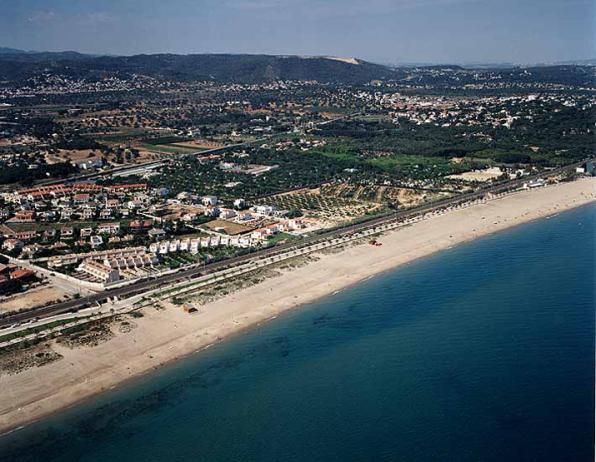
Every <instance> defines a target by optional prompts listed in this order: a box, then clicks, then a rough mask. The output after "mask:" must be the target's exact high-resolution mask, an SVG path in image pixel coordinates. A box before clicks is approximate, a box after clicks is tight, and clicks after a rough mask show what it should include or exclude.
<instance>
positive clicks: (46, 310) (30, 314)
mask: <svg viewBox="0 0 596 462" xmlns="http://www.w3.org/2000/svg"><path fill="white" fill-rule="evenodd" d="M583 162H585V161H583ZM583 162H578V163H576V164H572V165H567V166H564V167H561V168H558V169H555V170H552V171H549V172H547V173H546V175H548V176H551V175H556V174H559V173H563V172H565V171H568V170H570V169H575V167H576V166H579V165H581V164H582V163H583ZM542 176H545V174H544V172H543V173H542V174H535V175H531V176H526V177H524V178H520V179H516V180H511V181H507V182H504V183H501V184H497V185H492V186H489V187H486V188H483V189H481V190H479V191H475V192H471V193H465V194H460V195H458V196H455V197H450V198H446V199H442V200H439V201H436V202H433V203H430V204H425V205H421V206H419V207H415V208H412V209H408V210H403V211H396V212H393V213H390V214H387V215H383V216H380V217H376V218H371V219H369V220H365V221H362V222H359V223H355V224H351V225H347V226H344V227H341V228H337V229H331V230H327V231H324V232H321V233H318V234H314V235H312V236H309V237H306V238H303V239H301V240H300V241H299V242H289V243H286V244H281V245H277V246H274V247H268V248H265V249H261V250H257V251H254V252H251V253H248V254H245V255H241V256H237V257H233V258H229V259H227V260H223V261H219V262H215V263H211V264H208V265H205V266H193V267H192V268H188V269H180V270H179V271H178V272H176V273H170V274H167V275H164V276H159V277H156V278H149V279H145V280H140V281H138V282H136V283H133V284H131V285H128V286H124V287H119V288H115V289H108V290H106V291H103V292H99V293H94V294H91V295H87V296H83V297H81V298H78V299H72V300H68V301H65V302H60V303H56V304H53V305H48V306H45V307H41V308H37V309H34V310H30V311H26V312H22V313H15V314H13V315H11V316H7V317H5V318H2V319H0V327H3V326H7V325H11V324H15V323H23V322H27V321H29V320H31V319H34V318H46V317H50V316H55V315H58V314H62V313H66V312H69V311H73V312H74V311H77V310H79V309H81V308H85V307H88V306H92V305H94V304H97V303H104V302H105V301H107V299H108V298H110V299H113V298H114V297H117V298H123V297H130V296H132V295H137V294H140V293H142V292H145V291H148V290H152V289H156V288H159V287H162V286H166V285H168V284H170V283H175V282H178V281H182V280H184V279H192V278H195V277H198V276H201V275H206V274H209V273H213V272H216V271H219V270H221V269H224V268H228V267H233V266H237V265H239V264H242V263H246V262H248V261H250V260H252V259H255V258H263V257H271V256H274V255H278V254H280V253H285V252H288V251H292V250H295V249H297V248H300V247H303V246H306V245H310V244H314V243H316V242H318V241H323V240H328V239H333V238H335V237H338V236H341V235H345V234H353V233H356V232H358V231H362V230H365V229H371V228H375V227H377V226H379V225H382V224H384V223H388V222H392V221H396V220H402V219H406V218H410V217H412V216H416V215H419V214H425V213H429V212H433V211H436V210H439V209H442V208H447V207H450V206H453V205H457V204H459V203H463V202H469V201H473V200H476V199H480V198H482V197H483V196H484V195H486V194H488V193H500V192H505V191H508V190H511V189H515V188H518V187H520V186H522V185H523V183H526V182H528V181H531V180H533V179H536V178H539V177H542Z"/></svg>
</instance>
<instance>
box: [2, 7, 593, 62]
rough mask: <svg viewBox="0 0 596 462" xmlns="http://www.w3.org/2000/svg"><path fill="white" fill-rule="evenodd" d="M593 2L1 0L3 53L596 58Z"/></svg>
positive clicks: (419, 59) (499, 59) (396, 59)
mask: <svg viewBox="0 0 596 462" xmlns="http://www.w3.org/2000/svg"><path fill="white" fill-rule="evenodd" d="M595 4H596V0H363V1H358V0H194V1H191V0H143V1H141V0H0V46H6V47H13V48H23V49H28V50H29V49H30V50H50V51H55V50H76V51H81V52H90V53H109V54H137V53H158V52H171V53H206V52H212V53H217V52H231V53H269V54H304V55H337V56H355V57H360V58H363V59H368V60H372V61H376V62H384V63H397V62H439V63H446V62H505V61H507V62H515V63H536V62H551V61H559V60H567V59H583V58H593V57H594V56H595V55H596V54H595V46H596V45H595V43H596V35H595V22H596V13H595V9H596V8H595Z"/></svg>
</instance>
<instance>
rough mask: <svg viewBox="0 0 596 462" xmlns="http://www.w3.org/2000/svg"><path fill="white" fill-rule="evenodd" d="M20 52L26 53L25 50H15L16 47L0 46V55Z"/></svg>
mask: <svg viewBox="0 0 596 462" xmlns="http://www.w3.org/2000/svg"><path fill="white" fill-rule="evenodd" d="M21 53H27V52H26V51H24V50H17V49H16V48H6V47H0V55H14V54H21Z"/></svg>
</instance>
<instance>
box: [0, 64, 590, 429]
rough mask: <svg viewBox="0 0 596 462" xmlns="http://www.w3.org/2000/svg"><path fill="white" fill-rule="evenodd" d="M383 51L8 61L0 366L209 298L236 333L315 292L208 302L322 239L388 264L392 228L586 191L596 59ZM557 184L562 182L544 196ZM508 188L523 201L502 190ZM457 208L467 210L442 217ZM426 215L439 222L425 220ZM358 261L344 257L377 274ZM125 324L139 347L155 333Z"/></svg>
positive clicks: (476, 230) (395, 233)
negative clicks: (216, 67) (140, 62)
mask: <svg viewBox="0 0 596 462" xmlns="http://www.w3.org/2000/svg"><path fill="white" fill-rule="evenodd" d="M2 59H3V58H2V57H1V56H0V62H1V60H2ZM358 63H359V62H358V61H356V64H350V65H353V66H359V65H360V64H358ZM392 72H393V73H392V74H391V75H390V77H387V76H385V75H384V76H383V77H382V78H367V79H364V80H362V81H360V82H337V81H335V82H329V81H321V80H320V79H263V80H256V81H250V82H248V81H245V82H230V81H218V80H217V79H211V80H206V79H175V78H171V77H164V76H162V75H143V74H139V73H136V72H135V73H126V72H117V73H113V74H110V73H107V74H106V75H103V76H101V77H97V75H95V74H93V75H87V74H86V73H85V72H83V71H81V72H80V75H76V73H75V72H73V71H69V72H68V73H66V72H64V73H61V72H59V71H56V70H54V71H48V70H43V71H42V72H37V71H36V72H33V73H32V74H31V75H30V76H28V77H27V78H24V79H19V78H16V77H15V78H13V79H9V78H6V77H5V79H4V80H3V81H2V82H0V165H1V166H2V168H1V169H0V182H1V185H0V350H2V351H4V353H1V352H0V375H1V374H9V375H13V374H17V375H18V374H21V373H24V372H27V373H32V371H35V370H38V369H39V370H47V369H45V367H48V365H49V364H50V363H54V362H60V359H61V358H62V356H63V355H64V354H67V353H64V351H62V348H64V345H70V346H69V348H83V349H84V348H94V347H97V346H98V345H104V344H106V343H109V342H110V341H111V340H110V339H111V338H113V337H114V336H116V337H118V338H119V336H126V335H128V333H129V332H130V331H131V330H132V329H133V327H131V326H133V325H134V326H136V325H137V324H138V325H139V326H142V325H143V323H144V322H147V325H148V326H151V322H155V323H159V325H160V326H161V328H162V329H163V331H164V332H171V328H172V326H174V327H177V326H185V327H184V328H182V329H181V331H184V332H185V335H190V331H191V330H192V329H195V330H200V329H208V328H209V326H211V324H209V323H208V322H207V320H208V319H210V316H215V318H214V319H217V322H218V323H219V322H221V323H222V324H221V325H222V326H223V325H225V326H226V327H225V329H224V330H225V331H226V332H228V330H230V327H229V323H230V322H232V323H234V326H238V327H237V328H240V326H246V325H247V324H250V323H252V322H260V321H262V320H263V317H262V316H263V315H262V313H267V314H268V315H272V316H276V315H277V313H278V312H281V311H283V308H281V307H282V306H283V307H285V308H287V307H289V306H290V305H291V306H295V305H296V304H298V303H299V301H301V302H304V301H308V300H311V299H312V298H313V297H315V294H316V296H320V295H321V294H323V293H325V291H324V290H323V289H321V290H319V289H317V290H316V291H315V290H314V289H313V292H312V294H311V295H310V296H309V297H306V298H304V300H303V299H302V298H301V297H298V295H296V296H295V298H296V300H294V301H292V303H289V302H283V303H282V302H279V304H278V305H277V304H272V305H271V307H270V308H267V309H265V308H263V312H262V313H261V314H260V315H258V314H254V313H249V311H246V310H245V311H244V312H243V313H244V316H245V317H244V318H242V317H240V318H239V317H238V316H239V315H238V312H236V311H234V312H233V313H232V312H230V313H229V315H228V316H226V315H225V313H226V312H227V311H226V310H225V309H222V308H220V311H219V312H214V311H213V310H215V308H212V307H213V306H216V305H217V304H218V303H222V302H221V301H222V300H227V298H229V297H234V296H235V294H239V295H238V297H244V296H243V295H242V294H247V293H249V292H247V291H248V290H258V287H268V290H269V291H273V288H272V287H269V286H267V284H275V282H272V281H273V280H274V279H276V278H278V277H279V278H280V279H281V278H282V276H283V275H287V274H288V273H291V272H298V271H303V272H306V271H307V269H306V268H319V267H317V266H316V264H317V262H318V261H319V259H326V258H329V259H331V258H334V259H335V260H333V261H334V262H335V263H334V265H336V266H335V267H336V268H338V269H339V270H340V273H341V271H346V270H345V268H347V266H342V265H347V264H346V263H345V262H342V261H341V258H342V255H345V254H350V252H352V253H354V252H358V255H359V258H362V262H367V265H369V266H370V268H373V267H375V262H385V263H383V264H382V265H381V263H379V265H380V266H379V271H380V270H382V269H385V268H387V267H390V266H391V265H393V263H395V262H402V261H407V260H408V259H407V258H405V257H404V256H403V255H406V254H407V252H406V251H405V250H403V249H401V248H400V247H399V245H400V244H399V236H404V238H403V239H404V241H403V242H408V238H407V236H408V233H411V232H412V231H411V230H414V229H423V230H424V229H427V231H425V232H428V233H429V234H428V236H429V238H428V239H429V242H431V241H436V243H435V242H433V244H432V246H429V247H428V248H424V250H420V249H414V248H412V250H411V253H412V255H418V254H419V253H420V254H421V255H422V254H426V253H429V252H433V251H436V250H438V249H440V248H444V247H445V246H448V245H452V244H454V243H457V242H463V241H465V240H469V239H471V238H472V236H473V235H476V234H483V233H490V232H492V231H493V230H494V229H500V228H502V227H505V226H510V225H513V224H515V223H518V222H522V221H524V220H527V219H529V217H534V216H536V217H538V216H543V215H545V214H547V213H550V212H552V211H553V210H556V209H557V207H568V206H569V204H570V203H572V202H576V201H577V202H578V203H585V202H589V201H592V200H593V198H594V191H593V177H594V176H596V162H595V161H594V158H593V154H594V153H593V139H594V126H595V125H594V124H595V122H596V119H595V103H596V96H595V90H596V88H595V87H594V86H593V68H590V67H581V66H576V67H569V69H559V68H552V69H551V68H536V69H534V68H532V69H529V70H528V69H521V68H515V69H507V70H503V69H466V68H459V67H453V66H446V67H444V68H434V67H433V68H425V67H411V68H400V69H395V70H393V71H392ZM372 77H374V76H372ZM551 190H552V191H571V192H569V193H567V192H566V193H561V194H563V196H561V197H560V198H558V199H557V201H554V202H553V201H551V202H549V200H547V199H548V195H547V194H546V193H545V191H551ZM590 191H591V192H590ZM522 197H523V198H526V199H525V201H522V202H519V204H518V209H519V210H517V209H516V211H515V212H512V211H510V210H509V209H508V208H507V207H505V206H504V205H499V204H506V203H507V201H513V202H515V201H521V199H519V198H522ZM538 198H539V199H538ZM532 201H538V202H536V204H537V205H536V208H535V209H533V208H532V207H531V206H530V205H529V204H532V203H533V202H532ZM494 210H498V211H499V213H496V212H494ZM522 210H523V211H524V212H523V214H522V212H521V211H522ZM457 214H460V215H461V214H466V215H462V216H466V217H467V219H468V220H469V222H470V223H474V225H473V226H472V225H470V227H471V231H470V230H467V229H463V228H460V227H458V225H457V223H455V222H453V221H449V220H450V219H448V218H444V217H447V216H448V217H451V216H457ZM524 217H525V218H524ZM437 220H447V222H448V226H447V225H446V228H445V229H446V230H447V229H449V230H450V231H449V234H448V236H449V237H448V238H445V236H443V235H439V234H437V235H435V234H432V233H431V232H430V231H428V229H430V228H428V227H429V226H435V225H432V223H437V222H438V221H437ZM507 220H509V221H507ZM437 226H439V225H437ZM431 236H432V237H431ZM442 239H443V240H444V242H443V240H442ZM438 242H441V244H438ZM404 245H405V244H404ZM389 249H393V250H392V251H390V250H389ZM396 249H401V250H396ZM326 261H327V260H326ZM354 261H359V260H358V259H355V260H354ZM389 262H392V263H391V264H390V263H389ZM363 265H364V266H366V265H365V264H364V263H363ZM364 266H363V267H349V268H350V271H351V274H353V275H359V277H366V276H371V274H372V273H371V274H368V273H367V272H366V271H364V269H363V268H364ZM332 267H333V266H332ZM381 267H382V268H381ZM313 271H314V273H313V274H320V275H321V278H322V279H321V281H322V282H321V284H327V285H329V286H330V287H337V288H338V290H339V289H341V287H342V284H340V283H337V282H334V281H333V277H332V275H331V274H330V273H329V272H328V270H326V271H323V270H322V269H320V268H319V269H316V270H315V269H313ZM318 272H319V273H318ZM354 277H355V276H354ZM346 281H347V282H346V283H348V282H353V279H351V278H349V277H347V276H346ZM311 284H313V287H314V286H316V284H317V283H316V282H315V281H311ZM303 289H304V287H303ZM263 290H265V289H263ZM304 290H305V294H308V293H311V292H309V290H306V289H304ZM251 297H252V298H251ZM254 297H256V298H254ZM246 298H247V300H259V303H261V299H260V298H258V296H257V295H255V294H252V295H246ZM238 303H240V302H238ZM263 303H264V304H263V305H259V306H263V307H264V306H269V305H267V304H266V303H265V302H263ZM274 305H275V306H274ZM217 306H220V305H217ZM238 306H244V305H242V304H241V303H240V305H238ZM230 309H231V308H230ZM141 318H147V320H146V321H144V320H143V319H141ZM193 326H194V327H193ZM199 326H200V329H199ZM147 328H149V327H147ZM142 329H143V328H142V327H138V330H137V332H143V330H142ZM232 330H233V329H232ZM116 331H118V332H116ZM130 335H133V334H130ZM134 335H137V334H134ZM138 335H141V334H138ZM204 335H205V338H206V339H209V341H210V342H212V341H218V340H217V339H218V338H220V337H219V335H215V340H214V337H213V335H212V333H211V332H207V331H205V334H204ZM134 338H135V342H137V341H138V345H139V348H140V345H146V347H145V348H146V349H147V350H149V349H150V347H151V345H152V344H151V342H150V336H149V338H148V339H144V340H141V339H140V338H138V337H134ZM168 341H172V342H173V341H174V338H173V337H168ZM199 344H200V345H202V346H204V345H206V344H207V343H206V340H205V342H203V341H201V342H199ZM127 348H128V347H127ZM176 351H179V354H184V353H183V352H182V350H178V347H176ZM135 354H138V352H136V350H135ZM141 363H142V364H145V365H146V366H147V367H149V365H151V366H154V362H153V361H148V360H147V361H143V362H141ZM139 372H141V370H140V369H139ZM5 424H6V422H5V421H2V420H0V427H2V426H3V425H5Z"/></svg>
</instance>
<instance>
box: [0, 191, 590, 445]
mask: <svg viewBox="0 0 596 462" xmlns="http://www.w3.org/2000/svg"><path fill="white" fill-rule="evenodd" d="M594 200H596V179H582V180H579V181H575V182H572V183H563V184H559V185H556V186H549V187H546V188H540V189H535V190H531V191H523V192H518V193H515V194H512V195H509V196H506V197H504V198H501V199H497V200H492V201H489V202H487V203H486V204H480V205H475V206H472V207H469V208H466V209H461V210H456V211H452V212H449V213H446V214H444V215H440V216H436V217H432V218H429V219H426V220H423V221H420V222H418V223H415V224H413V225H411V226H407V227H404V228H401V229H399V230H396V231H393V232H390V233H387V234H385V235H383V236H381V237H380V238H379V239H378V240H379V241H380V242H381V243H382V245H381V246H372V245H369V244H363V245H358V246H349V247H347V248H345V249H344V250H342V251H340V252H337V253H332V254H325V255H323V254H321V255H318V257H319V258H318V260H316V261H313V262H311V263H309V264H308V265H306V266H302V267H299V268H296V269H293V270H292V271H291V272H285V273H283V274H282V275H280V276H277V277H275V278H271V279H266V280H264V281H263V282H261V283H259V284H256V285H252V286H250V287H248V288H245V289H242V290H239V291H237V292H234V293H232V294H230V295H227V296H226V297H224V298H221V299H219V300H216V301H214V302H211V303H209V304H207V305H205V306H203V307H202V308H201V312H200V313H199V314H193V315H189V314H186V313H184V312H183V311H182V310H181V309H180V307H175V306H170V307H168V308H167V309H165V310H164V309H161V310H157V309H154V308H144V309H143V312H144V317H142V318H139V319H133V320H132V322H134V323H135V324H136V325H137V326H136V328H134V329H133V330H131V331H130V332H127V333H117V334H116V335H115V336H114V337H113V338H111V339H110V340H108V341H106V342H104V343H101V344H99V345H97V346H95V347H79V348H74V349H71V348H68V347H66V346H63V345H59V344H52V349H54V350H55V351H57V352H58V353H60V354H61V355H63V358H62V359H60V360H58V361H56V362H53V363H50V364H47V365H45V366H42V367H36V368H31V369H27V370H24V371H22V372H20V373H18V374H16V375H7V374H2V375H0V390H2V393H0V433H2V432H6V431H8V430H10V429H14V428H17V427H19V426H22V425H24V424H26V423H28V422H31V421H34V420H37V419H40V418H42V417H44V416H47V415H49V414H51V413H53V412H56V411H58V410H60V409H62V408H65V407H68V406H71V405H73V404H75V403H77V402H79V401H81V400H83V399H85V398H89V397H91V396H93V395H95V394H98V393H100V392H102V391H105V390H109V389H110V388H113V387H114V386H116V385H118V384H119V383H122V382H123V381H125V380H127V379H130V378H132V377H136V376H139V375H140V374H143V373H146V372H148V371H151V370H153V369H155V368H158V367H160V366H162V365H164V364H166V363H167V362H170V361H172V360H175V359H179V358H181V357H183V356H185V355H188V354H191V353H193V352H196V351H198V350H200V349H202V348H204V347H206V346H207V345H210V344H212V343H215V342H218V341H221V340H222V339H224V338H225V337H226V336H229V335H231V334H233V333H236V332H238V331H240V330H242V329H244V328H247V327H249V326H256V325H257V324H259V323H261V322H263V321H265V320H268V319H270V318H272V317H273V316H276V315H277V314H279V313H281V312H283V311H286V310H288V309H290V308H294V307H297V306H299V305H302V304H305V303H308V302H312V301H313V300H316V299H318V298H320V297H323V296H325V295H329V294H332V293H334V292H335V291H338V290H341V289H342V288H345V287H347V286H349V285H351V284H355V283H357V282H359V281H362V280H364V279H366V278H368V277H370V276H372V275H375V274H378V273H380V272H383V271H386V270H389V269H391V268H395V267H397V266H399V265H401V264H404V263H406V262H410V261H412V260H414V259H417V258H420V257H424V256H426V255H429V254H432V253H434V252H437V251H439V250H442V249H445V248H448V247H452V246H453V245H456V244H459V243H462V242H465V241H469V240H471V239H474V238H476V237H478V236H482V235H486V234H489V233H493V232H497V231H499V230H502V229H505V228H508V227H511V226H515V225H517V224H521V223H524V222H527V221H530V220H534V219H537V218H541V217H545V216H549V215H553V214H555V213H558V212H561V211H563V210H566V209H570V208H574V207H578V206H581V205H584V204H587V203H589V202H592V201H594Z"/></svg>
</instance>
